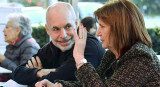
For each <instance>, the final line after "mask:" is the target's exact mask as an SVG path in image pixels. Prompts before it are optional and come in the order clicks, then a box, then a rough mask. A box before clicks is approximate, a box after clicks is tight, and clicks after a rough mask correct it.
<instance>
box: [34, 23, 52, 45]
mask: <svg viewBox="0 0 160 87" xmlns="http://www.w3.org/2000/svg"><path fill="white" fill-rule="evenodd" d="M32 36H33V38H34V39H35V40H36V41H37V43H38V44H39V45H40V47H42V46H44V45H45V44H46V43H48V42H49V40H50V39H49V36H48V34H47V32H46V29H45V27H44V26H43V25H40V26H38V27H32Z"/></svg>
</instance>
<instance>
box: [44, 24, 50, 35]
mask: <svg viewBox="0 0 160 87" xmlns="http://www.w3.org/2000/svg"><path fill="white" fill-rule="evenodd" d="M45 28H46V32H47V34H48V35H49V31H48V26H47V24H45Z"/></svg>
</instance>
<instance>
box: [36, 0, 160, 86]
mask: <svg viewBox="0 0 160 87" xmlns="http://www.w3.org/2000/svg"><path fill="white" fill-rule="evenodd" d="M94 14H95V16H96V19H97V21H98V23H99V26H100V27H99V29H98V31H97V34H96V35H98V36H100V39H101V40H102V46H103V48H108V49H109V50H108V51H107V52H106V53H105V54H104V57H103V59H102V61H101V64H100V66H99V67H98V68H97V69H96V70H95V69H94V67H93V66H92V65H91V64H90V63H86V61H84V62H82V60H86V59H85V56H84V48H85V43H86V37H87V32H86V30H85V29H84V28H80V29H79V30H80V31H79V36H77V34H76V32H75V33H74V37H75V47H74V51H73V56H74V59H75V61H76V64H77V66H76V67H77V71H76V73H75V75H76V77H77V79H78V80H79V81H77V82H76V81H75V82H73V81H72V82H68V81H62V80H57V81H55V82H58V83H55V84H53V83H50V82H48V81H47V80H43V81H42V82H38V83H37V84H36V87H42V85H43V86H45V87H60V84H61V85H62V86H63V87H82V86H83V87H160V61H159V60H158V58H157V56H156V53H155V52H154V51H153V49H152V41H151V38H150V36H149V34H148V32H147V29H146V28H145V23H144V19H143V15H142V14H141V12H140V10H139V9H138V8H137V6H136V5H134V4H133V3H132V2H130V1H129V0H116V1H112V2H111V1H110V2H109V3H106V4H105V5H104V6H102V7H101V8H99V9H98V10H96V11H95V12H94ZM79 37H81V38H79ZM62 86H61V87H62Z"/></svg>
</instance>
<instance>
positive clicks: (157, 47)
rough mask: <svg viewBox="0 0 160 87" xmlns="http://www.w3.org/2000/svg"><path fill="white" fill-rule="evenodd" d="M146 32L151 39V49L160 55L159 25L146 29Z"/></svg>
mask: <svg viewBox="0 0 160 87" xmlns="http://www.w3.org/2000/svg"><path fill="white" fill-rule="evenodd" d="M147 30H148V33H149V35H150V37H151V39H152V44H153V46H152V48H153V50H154V51H155V52H156V53H157V54H158V55H160V27H156V28H152V29H147Z"/></svg>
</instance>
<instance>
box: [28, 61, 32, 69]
mask: <svg viewBox="0 0 160 87" xmlns="http://www.w3.org/2000/svg"><path fill="white" fill-rule="evenodd" d="M28 66H29V68H33V65H32V62H31V61H30V60H29V61H28Z"/></svg>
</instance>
